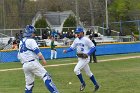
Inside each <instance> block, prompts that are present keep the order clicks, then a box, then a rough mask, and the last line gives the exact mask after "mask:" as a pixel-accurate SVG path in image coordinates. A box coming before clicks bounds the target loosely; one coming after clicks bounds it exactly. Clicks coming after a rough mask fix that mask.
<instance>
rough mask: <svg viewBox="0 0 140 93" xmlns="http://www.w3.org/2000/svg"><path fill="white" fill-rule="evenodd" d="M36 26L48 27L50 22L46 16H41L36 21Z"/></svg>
mask: <svg viewBox="0 0 140 93" xmlns="http://www.w3.org/2000/svg"><path fill="white" fill-rule="evenodd" d="M35 27H36V28H46V27H48V24H47V22H46V20H45V18H41V19H39V20H38V21H36V23H35Z"/></svg>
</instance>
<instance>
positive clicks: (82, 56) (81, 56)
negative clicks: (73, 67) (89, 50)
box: [77, 53, 88, 58]
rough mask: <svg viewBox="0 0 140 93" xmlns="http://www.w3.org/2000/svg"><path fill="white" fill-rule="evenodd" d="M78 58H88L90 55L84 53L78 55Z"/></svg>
mask: <svg viewBox="0 0 140 93" xmlns="http://www.w3.org/2000/svg"><path fill="white" fill-rule="evenodd" d="M77 56H78V57H80V58H88V55H87V54H84V53H77Z"/></svg>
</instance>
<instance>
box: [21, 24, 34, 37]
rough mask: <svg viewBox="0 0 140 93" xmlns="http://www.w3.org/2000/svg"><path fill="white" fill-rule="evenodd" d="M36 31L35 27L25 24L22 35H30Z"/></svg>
mask: <svg viewBox="0 0 140 93" xmlns="http://www.w3.org/2000/svg"><path fill="white" fill-rule="evenodd" d="M35 31H36V29H35V27H34V26H32V25H27V26H26V27H25V29H24V34H23V36H24V37H31V36H32V34H33V33H34V32H35Z"/></svg>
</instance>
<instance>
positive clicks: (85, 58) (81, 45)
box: [63, 27, 99, 92]
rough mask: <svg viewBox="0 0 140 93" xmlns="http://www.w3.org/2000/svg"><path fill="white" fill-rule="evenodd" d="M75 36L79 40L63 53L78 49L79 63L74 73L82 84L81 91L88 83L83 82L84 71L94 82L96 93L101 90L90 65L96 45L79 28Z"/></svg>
mask: <svg viewBox="0 0 140 93" xmlns="http://www.w3.org/2000/svg"><path fill="white" fill-rule="evenodd" d="M75 34H76V35H77V38H76V39H75V40H74V42H73V44H72V45H71V46H70V48H68V49H67V50H63V53H67V52H71V51H73V50H74V49H75V48H76V49H77V57H78V63H77V65H76V66H75V68H74V72H75V74H76V75H77V77H78V79H79V80H80V82H81V86H80V91H83V90H84V89H85V86H86V83H85V81H84V80H83V77H82V74H81V70H82V69H84V70H85V72H86V74H87V75H88V76H89V78H90V80H91V81H92V82H93V84H94V86H95V89H94V92H95V91H97V90H98V89H99V85H98V83H97V81H96V79H95V77H94V75H93V73H92V72H91V70H90V68H89V65H88V63H89V61H90V55H91V54H92V53H93V52H94V51H95V45H94V44H93V42H92V41H91V40H90V39H89V38H87V37H84V31H83V28H81V27H78V28H77V29H76V31H75Z"/></svg>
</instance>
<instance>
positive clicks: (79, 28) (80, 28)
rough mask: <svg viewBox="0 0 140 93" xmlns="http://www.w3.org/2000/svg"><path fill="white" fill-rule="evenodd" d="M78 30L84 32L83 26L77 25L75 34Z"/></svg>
mask: <svg viewBox="0 0 140 93" xmlns="http://www.w3.org/2000/svg"><path fill="white" fill-rule="evenodd" d="M80 32H84V30H83V28H82V27H77V28H76V31H75V34H78V33H80Z"/></svg>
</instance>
